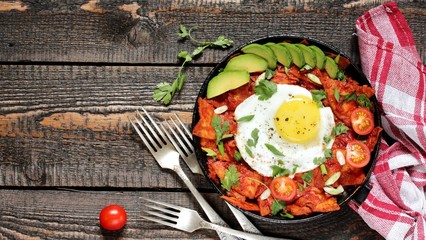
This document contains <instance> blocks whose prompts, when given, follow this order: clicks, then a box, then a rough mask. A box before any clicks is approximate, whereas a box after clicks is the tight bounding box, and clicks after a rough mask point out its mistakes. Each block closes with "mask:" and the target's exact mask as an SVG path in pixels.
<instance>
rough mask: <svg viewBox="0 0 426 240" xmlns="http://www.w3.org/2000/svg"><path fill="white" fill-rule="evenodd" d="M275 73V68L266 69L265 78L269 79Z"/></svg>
mask: <svg viewBox="0 0 426 240" xmlns="http://www.w3.org/2000/svg"><path fill="white" fill-rule="evenodd" d="M274 75H275V70H272V69H269V68H268V69H266V71H265V79H268V80H269V79H271V78H272V77H273V76H274Z"/></svg>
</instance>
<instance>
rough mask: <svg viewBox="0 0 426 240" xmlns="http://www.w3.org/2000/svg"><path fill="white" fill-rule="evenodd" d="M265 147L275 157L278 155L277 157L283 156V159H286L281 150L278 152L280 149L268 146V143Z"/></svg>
mask: <svg viewBox="0 0 426 240" xmlns="http://www.w3.org/2000/svg"><path fill="white" fill-rule="evenodd" d="M265 146H266V148H268V150H269V151H271V153H273V154H275V155H277V156H282V157H284V156H285V155H284V154H283V153H282V152H280V150H278V149H277V148H276V147H274V146H273V145H271V144H268V143H265Z"/></svg>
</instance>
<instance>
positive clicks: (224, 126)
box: [212, 115, 233, 156]
mask: <svg viewBox="0 0 426 240" xmlns="http://www.w3.org/2000/svg"><path fill="white" fill-rule="evenodd" d="M212 126H213V129H214V131H215V132H216V145H217V148H218V149H219V152H220V154H221V155H222V156H223V155H225V148H224V145H223V139H225V138H229V137H232V136H233V134H230V133H225V132H227V131H229V121H225V122H223V123H222V119H221V118H220V117H218V116H216V115H215V116H213V118H212Z"/></svg>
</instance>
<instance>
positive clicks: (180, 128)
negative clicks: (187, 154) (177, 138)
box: [170, 113, 194, 152]
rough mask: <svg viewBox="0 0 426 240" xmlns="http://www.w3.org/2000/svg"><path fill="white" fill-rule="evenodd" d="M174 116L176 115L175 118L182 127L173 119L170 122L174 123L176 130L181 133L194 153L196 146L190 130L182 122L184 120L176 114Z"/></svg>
mask: <svg viewBox="0 0 426 240" xmlns="http://www.w3.org/2000/svg"><path fill="white" fill-rule="evenodd" d="M174 115H175V118H176V119H177V120H178V122H179V124H180V127H179V126H178V124H177V123H176V122H175V120H173V118H170V120H171V121H172V122H173V124H174V125H175V128H176V129H177V130H178V131H179V133H180V134H181V136H182V138H183V139H184V140H185V142H186V144H187V146H189V148H190V149H191V150H192V152H194V145H193V144H192V142H191V141H192V135H191V133H190V132H189V129H188V128H187V127H186V126H185V124H184V123H183V122H182V120H181V119H180V118H179V116H178V115H177V114H176V113H175V114H174ZM182 129H184V130H185V132H186V134H187V135H185V133H184V132H183V131H182Z"/></svg>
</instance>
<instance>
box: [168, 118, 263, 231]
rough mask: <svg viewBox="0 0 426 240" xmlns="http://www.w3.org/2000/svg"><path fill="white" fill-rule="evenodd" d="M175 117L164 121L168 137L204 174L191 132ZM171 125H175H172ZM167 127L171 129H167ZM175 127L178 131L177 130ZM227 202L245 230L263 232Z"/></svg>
mask: <svg viewBox="0 0 426 240" xmlns="http://www.w3.org/2000/svg"><path fill="white" fill-rule="evenodd" d="M174 119H176V120H174ZM174 119H173V117H170V118H169V121H167V120H166V121H164V122H163V124H162V127H163V130H164V132H165V133H166V135H167V137H168V138H169V140H170V142H171V143H172V144H173V146H174V147H175V149H176V150H177V151H178V152H179V154H180V156H181V157H182V159H183V160H184V161H185V163H186V164H187V165H188V167H189V168H190V169H191V171H192V172H193V173H197V174H203V173H202V170H201V168H200V165H199V164H198V161H197V158H196V156H195V150H194V145H193V142H192V140H193V139H192V134H191V132H190V131H189V129H188V128H187V127H186V125H185V124H184V123H183V121H182V120H181V119H180V117H179V116H178V115H177V114H176V113H174ZM169 122H171V123H172V124H170V123H169ZM171 125H173V126H174V127H172V126H171ZM165 127H167V129H168V130H169V131H167V130H166V129H165ZM175 129H176V130H177V131H175ZM169 132H171V133H172V134H170V133H169ZM178 132H179V133H178ZM172 135H173V136H172ZM226 204H227V205H228V207H229V209H231V211H232V213H233V214H234V216H235V218H236V219H237V221H238V223H239V224H240V225H241V228H242V229H243V230H244V231H246V232H251V233H258V234H262V233H261V232H260V231H259V229H257V228H256V227H255V226H254V225H253V223H252V222H250V220H249V219H248V218H247V217H246V216H245V215H244V214H243V213H242V212H240V211H238V209H236V208H235V207H234V206H232V205H231V204H229V203H228V202H226Z"/></svg>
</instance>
